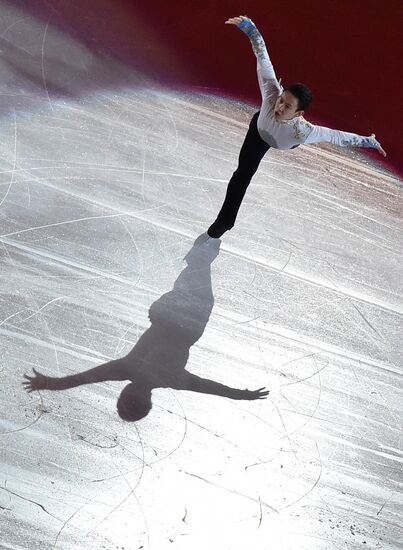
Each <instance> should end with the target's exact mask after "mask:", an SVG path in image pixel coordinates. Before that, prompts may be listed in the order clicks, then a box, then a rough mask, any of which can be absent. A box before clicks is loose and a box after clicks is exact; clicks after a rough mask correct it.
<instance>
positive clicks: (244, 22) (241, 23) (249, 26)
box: [225, 15, 256, 35]
mask: <svg viewBox="0 0 403 550" xmlns="http://www.w3.org/2000/svg"><path fill="white" fill-rule="evenodd" d="M225 24H226V25H235V26H236V27H238V28H239V29H241V31H242V32H244V33H245V34H247V35H250V34H251V33H252V32H253V31H254V30H256V25H255V24H254V22H253V21H252V19H249V17H248V16H247V15H239V16H238V17H230V18H229V19H227V21H226V22H225Z"/></svg>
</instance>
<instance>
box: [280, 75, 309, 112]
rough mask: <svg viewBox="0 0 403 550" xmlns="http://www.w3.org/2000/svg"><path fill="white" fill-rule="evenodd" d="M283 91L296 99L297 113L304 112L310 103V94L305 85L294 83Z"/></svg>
mask: <svg viewBox="0 0 403 550" xmlns="http://www.w3.org/2000/svg"><path fill="white" fill-rule="evenodd" d="M285 90H286V91H287V92H290V93H291V94H292V95H293V96H294V97H296V98H297V99H298V111H305V109H307V108H308V107H309V105H310V104H311V102H312V92H311V90H310V89H309V88H308V86H305V84H301V83H300V82H294V83H293V84H290V85H289V86H287V87H286V88H285Z"/></svg>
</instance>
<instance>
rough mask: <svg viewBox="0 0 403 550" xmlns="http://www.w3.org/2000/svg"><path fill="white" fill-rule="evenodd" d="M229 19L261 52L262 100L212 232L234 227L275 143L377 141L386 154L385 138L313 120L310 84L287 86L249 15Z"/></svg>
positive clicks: (282, 145) (370, 143)
mask: <svg viewBox="0 0 403 550" xmlns="http://www.w3.org/2000/svg"><path fill="white" fill-rule="evenodd" d="M226 24H227V25H235V26H237V27H238V28H239V29H240V30H241V31H242V32H243V33H245V34H246V35H247V36H248V37H249V40H250V41H251V43H252V48H253V51H254V53H255V55H256V58H257V76H258V81H259V87H260V91H261V94H262V105H261V108H260V111H258V112H257V113H256V114H255V115H254V116H253V118H252V120H251V122H250V125H249V130H248V132H247V134H246V137H245V140H244V143H243V145H242V148H241V152H240V154H239V163H238V168H237V169H236V170H235V172H234V174H233V175H232V178H231V180H230V181H229V184H228V188H227V193H226V196H225V199H224V203H223V205H222V207H221V210H220V212H219V214H218V216H217V219H216V220H215V222H214V223H213V224H212V225H211V226H210V227H209V228H208V230H207V234H208V236H209V237H212V238H219V237H221V235H223V233H225V231H228V230H229V229H231V228H232V227H233V226H234V224H235V219H236V217H237V214H238V210H239V207H240V206H241V203H242V200H243V197H244V195H245V192H246V189H247V187H248V185H249V183H250V181H251V179H252V176H253V175H254V174H255V172H256V170H257V168H258V166H259V163H260V161H261V160H262V158H263V157H264V155H265V153H266V152H267V151H268V150H269V149H270V147H274V148H275V149H283V150H284V149H294V148H295V147H298V146H299V145H301V144H302V143H318V142H328V143H332V144H335V145H340V146H342V147H347V146H350V147H372V148H374V149H377V150H378V151H379V152H380V153H381V154H382V155H383V156H386V153H385V151H384V150H383V149H382V147H381V145H380V143H379V142H378V141H377V140H376V139H375V134H372V135H371V136H368V137H366V136H359V135H357V134H352V133H350V132H342V131H340V130H331V129H330V128H325V127H323V126H316V125H314V124H311V123H310V122H308V121H307V120H305V118H304V117H303V114H304V111H305V110H306V109H307V108H308V106H309V104H310V103H311V101H312V93H311V91H310V89H309V88H308V87H307V86H305V84H301V83H294V84H290V85H289V86H287V87H285V88H283V87H282V86H281V84H280V82H279V81H278V80H277V77H276V74H275V72H274V69H273V65H272V63H271V61H270V57H269V54H268V53H267V49H266V45H265V42H264V40H263V37H262V35H261V34H260V32H259V31H258V29H257V28H256V25H255V24H254V23H253V21H252V20H251V19H249V18H248V17H247V16H239V17H232V18H231V19H228V21H226Z"/></svg>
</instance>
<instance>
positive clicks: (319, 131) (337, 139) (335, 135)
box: [305, 124, 377, 148]
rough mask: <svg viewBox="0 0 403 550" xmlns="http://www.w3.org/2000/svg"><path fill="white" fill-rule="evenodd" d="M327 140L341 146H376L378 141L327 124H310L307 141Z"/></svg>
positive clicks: (318, 141)
mask: <svg viewBox="0 0 403 550" xmlns="http://www.w3.org/2000/svg"><path fill="white" fill-rule="evenodd" d="M320 142H327V143H332V144H334V145H339V146H341V147H371V148H376V146H377V142H376V140H375V139H374V138H373V137H371V136H370V137H367V136H359V135H358V134H352V133H351V132H343V131H341V130H332V129H331V128H326V127H325V126H315V125H313V124H310V132H309V134H308V136H307V138H306V139H305V143H320Z"/></svg>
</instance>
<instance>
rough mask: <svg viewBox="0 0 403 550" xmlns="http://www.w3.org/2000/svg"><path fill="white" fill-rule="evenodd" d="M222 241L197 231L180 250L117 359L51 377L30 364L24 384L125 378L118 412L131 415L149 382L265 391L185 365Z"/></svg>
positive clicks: (143, 407)
mask: <svg viewBox="0 0 403 550" xmlns="http://www.w3.org/2000/svg"><path fill="white" fill-rule="evenodd" d="M220 244H221V241H219V240H218V239H208V238H207V236H206V234H203V235H200V237H198V238H197V239H196V241H195V243H194V244H193V246H192V248H191V249H190V250H189V252H188V253H187V255H186V256H185V262H186V264H187V265H186V267H185V269H184V270H183V271H182V272H181V273H180V275H179V277H178V278H177V280H176V281H175V284H174V287H173V289H172V290H171V291H170V292H167V293H166V294H163V295H162V296H161V297H160V298H159V299H158V300H157V301H155V302H154V303H153V304H152V305H151V307H150V309H149V319H150V321H151V326H150V327H149V328H148V329H147V330H146V331H145V333H144V334H143V335H142V336H141V337H140V338H139V340H138V342H137V344H136V345H135V346H134V348H133V349H132V350H131V351H130V352H129V353H128V354H127V355H126V357H123V358H121V359H116V360H113V361H109V362H108V363H105V364H103V365H100V366H98V367H95V368H92V369H89V370H87V371H85V372H82V373H79V374H73V375H70V376H64V377H61V378H54V377H50V376H45V375H43V374H41V373H39V372H38V371H36V370H35V369H34V375H33V376H28V375H25V379H26V380H25V381H24V386H25V388H26V389H27V390H28V391H33V390H44V389H46V390H66V389H68V388H73V387H75V386H80V385H82V384H93V383H95V382H105V381H108V380H122V381H123V380H130V384H128V385H127V386H126V387H125V388H124V389H123V391H122V393H121V394H120V397H119V398H118V403H117V409H118V413H119V416H120V417H121V418H122V419H124V420H128V421H135V420H139V419H141V418H143V417H144V416H146V415H147V414H148V412H149V411H150V409H151V407H152V401H151V392H152V390H153V389H154V388H172V389H174V390H188V391H194V392H201V393H207V394H213V395H218V396H222V397H229V398H231V399H244V400H254V399H263V398H265V397H266V396H267V395H268V393H269V392H268V391H267V390H265V388H259V389H257V390H248V389H244V390H241V389H236V388H231V387H229V386H226V385H224V384H220V383H218V382H215V381H213V380H209V379H207V378H202V377H200V376H197V375H195V374H192V373H190V372H189V371H187V370H186V364H187V361H188V358H189V351H190V348H191V346H192V345H193V344H195V342H197V341H198V340H199V338H200V337H201V336H202V334H203V332H204V329H205V328H206V325H207V323H208V320H209V318H210V314H211V311H212V309H213V305H214V297H213V291H212V285H211V264H212V262H213V261H214V259H215V258H216V257H217V256H218V254H219V248H220Z"/></svg>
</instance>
